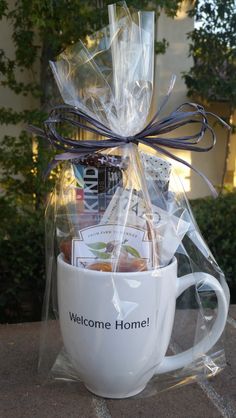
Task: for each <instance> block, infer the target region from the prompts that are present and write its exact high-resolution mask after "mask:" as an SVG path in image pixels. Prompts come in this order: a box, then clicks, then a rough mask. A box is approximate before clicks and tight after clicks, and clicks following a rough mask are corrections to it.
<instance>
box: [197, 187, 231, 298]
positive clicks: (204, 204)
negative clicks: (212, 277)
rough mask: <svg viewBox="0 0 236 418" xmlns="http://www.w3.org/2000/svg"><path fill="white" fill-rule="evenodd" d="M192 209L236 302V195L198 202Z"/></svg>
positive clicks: (198, 200) (227, 194) (228, 194)
mask: <svg viewBox="0 0 236 418" xmlns="http://www.w3.org/2000/svg"><path fill="white" fill-rule="evenodd" d="M191 206H192V209H193V212H194V215H195V217H196V220H197V223H198V225H199V227H200V230H201V232H202V235H203V237H204V238H205V240H206V242H207V243H208V245H209V248H210V250H211V251H212V253H213V255H214V257H215V258H216V260H217V262H218V263H219V266H220V267H221V268H222V270H223V271H224V273H225V276H226V280H227V282H228V284H229V286H230V289H231V299H232V301H233V302H234V303H235V302H236V263H235V254H236V216H235V214H236V192H232V193H226V194H224V195H221V196H219V197H218V198H217V199H216V200H215V199H213V198H210V197H209V198H205V199H196V200H192V201H191Z"/></svg>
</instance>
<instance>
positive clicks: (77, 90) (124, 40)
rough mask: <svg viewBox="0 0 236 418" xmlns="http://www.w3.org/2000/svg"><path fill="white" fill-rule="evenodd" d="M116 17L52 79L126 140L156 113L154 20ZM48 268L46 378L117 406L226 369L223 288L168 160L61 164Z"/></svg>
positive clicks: (51, 205) (49, 212) (125, 12)
mask: <svg viewBox="0 0 236 418" xmlns="http://www.w3.org/2000/svg"><path fill="white" fill-rule="evenodd" d="M108 10H109V26H107V27H106V28H104V29H102V30H101V31H99V32H96V33H95V34H93V35H92V36H90V37H88V38H87V43H86V44H83V43H82V42H80V43H78V44H76V45H74V46H72V47H70V48H68V49H66V50H65V51H64V52H63V53H62V54H61V55H60V56H59V57H58V59H57V61H55V62H52V63H51V67H52V69H53V73H54V76H55V79H56V82H57V84H58V87H59V90H60V93H61V95H62V97H63V100H64V102H65V103H66V104H68V105H71V106H72V107H74V108H76V109H80V110H81V111H82V112H84V113H85V114H86V115H88V116H90V117H92V118H94V119H96V120H97V121H98V123H102V124H103V125H104V126H107V127H109V129H111V130H112V131H113V132H116V133H117V134H118V135H120V136H123V137H131V136H133V135H135V134H137V133H138V132H140V131H142V129H144V127H145V125H146V124H147V121H148V117H149V113H150V107H151V101H152V95H153V89H154V85H153V68H154V48H153V44H154V14H153V13H152V12H131V11H130V10H129V9H128V8H127V6H126V4H125V3H117V4H116V5H110V6H109V8H108ZM89 135H90V137H91V138H92V136H93V132H92V131H91V132H90V134H89ZM78 140H80V138H79V139H78ZM209 216H210V214H209ZM46 268H47V269H46V272H47V282H46V290H45V299H44V307H43V322H42V335H41V349H40V359H39V370H40V373H41V374H42V375H43V376H46V375H50V376H51V377H53V378H55V379H62V380H74V381H82V382H83V383H84V384H85V386H86V387H87V388H88V389H89V390H90V391H92V392H93V393H96V394H97V395H100V396H105V397H112V398H123V397H130V396H134V395H136V396H143V397H145V396H150V395H152V394H155V393H157V392H159V391H162V390H165V389H170V388H172V387H175V386H176V385H178V386H179V385H181V384H182V385H184V384H186V383H189V382H193V381H196V380H198V379H205V378H207V377H209V376H213V375H216V374H217V373H218V372H220V371H221V370H222V369H223V368H224V366H225V356H224V346H223V341H222V335H223V330H224V325H225V322H226V317H227V310H228V304H229V293H228V287H227V284H226V281H225V277H224V274H223V273H222V271H221V269H220V268H219V266H218V265H217V262H216V261H215V259H214V257H213V255H212V254H211V252H210V250H209V248H208V247H207V245H206V243H205V242H204V240H203V238H202V236H201V234H200V231H199V229H198V227H197V225H196V222H195V220H194V217H193V214H192V212H191V209H190V206H189V203H188V200H187V197H186V194H185V192H184V189H183V185H182V183H181V180H180V179H179V177H178V176H177V175H176V173H175V171H174V168H173V166H172V164H171V163H170V161H169V160H167V159H166V158H163V156H162V155H157V154H156V153H153V152H152V151H150V150H149V151H147V150H146V149H145V150H142V147H141V146H140V145H139V146H138V145H137V144H136V143H128V141H127V144H125V143H124V144H123V145H121V146H118V147H112V148H109V147H107V148H106V147H104V149H103V150H100V151H99V152H85V153H83V155H81V156H78V157H77V158H73V159H72V160H71V161H68V162H66V163H64V165H63V167H62V170H61V173H60V176H59V179H58V181H57V184H56V186H55V189H54V191H53V193H52V194H51V196H50V199H49V201H48V205H47V208H46Z"/></svg>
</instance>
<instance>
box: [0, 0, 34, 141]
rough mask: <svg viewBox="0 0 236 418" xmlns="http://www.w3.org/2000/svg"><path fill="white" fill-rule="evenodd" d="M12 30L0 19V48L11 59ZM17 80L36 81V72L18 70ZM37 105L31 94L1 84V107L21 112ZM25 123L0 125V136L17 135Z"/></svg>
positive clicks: (11, 2)
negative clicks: (14, 90) (16, 92)
mask: <svg viewBox="0 0 236 418" xmlns="http://www.w3.org/2000/svg"><path fill="white" fill-rule="evenodd" d="M8 4H9V7H11V5H12V4H14V1H13V0H10V1H8ZM12 31H13V28H12V27H11V24H10V22H9V21H8V20H7V19H5V18H3V19H2V20H1V21H0V49H3V50H4V51H6V53H7V56H8V58H9V59H14V58H15V56H14V54H15V47H14V44H13V41H12V38H11V36H12ZM17 81H22V82H26V83H30V82H33V81H34V82H35V74H33V73H32V71H23V72H20V71H19V72H18V74H17ZM35 106H37V102H36V101H35V99H33V98H32V97H31V96H30V95H29V96H23V95H22V94H15V93H14V92H13V91H12V90H10V89H9V88H7V87H2V86H0V107H6V108H12V109H13V110H14V111H16V112H21V111H23V110H25V109H31V108H34V107H35ZM22 127H23V125H19V126H15V125H7V126H6V125H0V138H2V137H3V135H17V134H18V133H19V132H20V131H21V129H22Z"/></svg>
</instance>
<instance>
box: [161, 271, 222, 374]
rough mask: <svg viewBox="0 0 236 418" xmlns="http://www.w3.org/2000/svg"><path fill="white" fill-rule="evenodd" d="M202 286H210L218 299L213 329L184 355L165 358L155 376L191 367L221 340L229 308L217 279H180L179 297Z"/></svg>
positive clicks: (195, 275)
mask: <svg viewBox="0 0 236 418" xmlns="http://www.w3.org/2000/svg"><path fill="white" fill-rule="evenodd" d="M200 284H204V285H207V286H209V287H210V288H211V289H212V290H214V292H215V294H216V297H217V303H218V308H217V316H216V319H215V322H214V324H213V326H212V329H211V330H210V332H209V333H208V334H207V335H206V336H205V337H203V338H202V340H200V341H199V342H198V343H197V344H196V345H194V346H193V347H191V348H189V349H187V350H185V351H183V352H182V353H178V354H174V355H173V356H166V357H164V359H163V361H162V362H161V364H160V365H158V367H157V369H156V372H155V374H161V373H166V372H170V371H172V370H177V369H180V368H182V367H185V366H187V365H189V364H190V363H192V362H193V361H194V360H196V358H197V357H199V356H201V355H202V354H206V353H207V352H208V351H209V350H210V349H211V348H212V347H213V346H214V345H215V343H216V342H217V341H218V339H219V338H220V336H221V334H222V332H223V330H224V327H225V324H226V320H227V315H228V307H229V306H228V301H227V298H226V295H225V293H224V290H223V288H222V286H221V284H220V283H219V282H218V280H217V279H215V277H213V276H211V275H210V274H208V273H203V272H201V273H190V274H187V275H186V276H182V277H179V278H178V287H177V297H178V296H180V295H181V293H183V292H184V291H185V290H186V289H188V288H189V287H190V286H193V285H196V286H197V285H200Z"/></svg>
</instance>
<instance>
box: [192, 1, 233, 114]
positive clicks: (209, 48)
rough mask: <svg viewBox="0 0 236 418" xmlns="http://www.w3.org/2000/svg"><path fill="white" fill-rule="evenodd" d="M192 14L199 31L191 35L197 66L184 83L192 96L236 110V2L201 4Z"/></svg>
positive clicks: (197, 2)
mask: <svg viewBox="0 0 236 418" xmlns="http://www.w3.org/2000/svg"><path fill="white" fill-rule="evenodd" d="M191 14H192V15H193V16H195V19H196V21H197V22H198V23H199V27H197V28H195V29H194V31H193V32H191V33H189V39H190V41H191V44H190V56H192V57H193V60H194V65H193V67H192V68H191V69H190V71H189V72H188V73H185V74H184V79H185V82H186V85H187V87H188V93H189V96H192V95H198V96H200V97H201V99H203V100H207V101H227V102H229V103H230V105H231V108H232V109H234V108H235V106H236V1H235V0H227V1H224V0H207V1H203V0H198V1H196V3H195V6H194V8H193V9H192V11H191Z"/></svg>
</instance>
